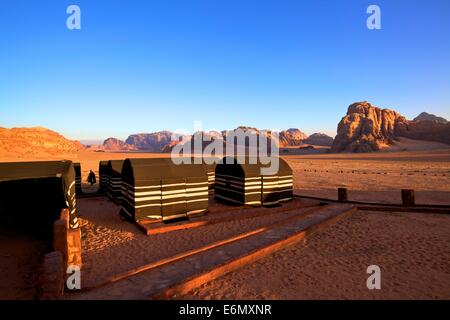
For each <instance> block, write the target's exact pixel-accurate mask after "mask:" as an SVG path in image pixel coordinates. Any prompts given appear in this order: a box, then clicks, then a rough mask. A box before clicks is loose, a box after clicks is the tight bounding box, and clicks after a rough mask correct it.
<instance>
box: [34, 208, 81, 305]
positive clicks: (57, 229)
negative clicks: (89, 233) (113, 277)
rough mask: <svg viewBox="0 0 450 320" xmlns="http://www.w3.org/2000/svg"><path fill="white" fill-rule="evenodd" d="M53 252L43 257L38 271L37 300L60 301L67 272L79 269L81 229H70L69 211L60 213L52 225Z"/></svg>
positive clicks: (64, 210) (65, 210)
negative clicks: (71, 268) (73, 268)
mask: <svg viewBox="0 0 450 320" xmlns="http://www.w3.org/2000/svg"><path fill="white" fill-rule="evenodd" d="M52 243H53V250H54V251H52V252H50V253H48V254H46V255H45V256H44V259H43V262H42V264H41V268H40V270H39V299H40V300H58V299H62V297H63V294H64V288H65V285H66V280H67V277H68V276H69V275H68V274H67V270H68V268H69V267H73V266H76V267H78V268H80V269H81V266H82V260H81V229H80V228H76V229H70V227H69V210H68V209H63V210H62V211H61V215H60V219H59V220H57V221H55V222H54V223H53V242H52Z"/></svg>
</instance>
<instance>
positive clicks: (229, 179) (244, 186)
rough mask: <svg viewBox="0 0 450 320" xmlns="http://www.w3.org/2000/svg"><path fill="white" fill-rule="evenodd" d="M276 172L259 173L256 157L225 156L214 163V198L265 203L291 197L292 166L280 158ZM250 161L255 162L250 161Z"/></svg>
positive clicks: (259, 168)
mask: <svg viewBox="0 0 450 320" xmlns="http://www.w3.org/2000/svg"><path fill="white" fill-rule="evenodd" d="M278 160H279V169H278V171H277V173H276V174H273V175H262V174H261V168H262V167H264V165H262V164H261V163H260V162H259V161H257V160H255V159H253V160H250V159H249V158H246V159H245V160H244V161H242V162H241V163H240V162H238V160H237V159H236V158H229V157H228V158H227V157H226V158H224V159H223V160H222V161H221V163H219V164H217V166H216V176H215V191H214V194H215V198H216V199H219V200H222V201H225V202H228V203H234V204H239V205H251V206H267V205H274V204H278V203H280V202H282V201H288V200H291V199H292V198H293V175H292V169H291V168H290V166H289V165H288V164H287V163H286V161H284V160H283V159H282V158H278ZM251 161H253V162H255V163H252V162H251Z"/></svg>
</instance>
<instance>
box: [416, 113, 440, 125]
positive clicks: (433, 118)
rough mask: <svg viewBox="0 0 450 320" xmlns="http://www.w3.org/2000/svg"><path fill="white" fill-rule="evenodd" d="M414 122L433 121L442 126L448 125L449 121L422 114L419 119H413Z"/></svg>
mask: <svg viewBox="0 0 450 320" xmlns="http://www.w3.org/2000/svg"><path fill="white" fill-rule="evenodd" d="M413 121H433V122H438V123H442V124H446V123H448V121H447V119H444V118H442V117H438V116H435V115H434V114H430V113H426V112H422V113H421V114H419V115H418V116H417V117H415V118H414V119H413Z"/></svg>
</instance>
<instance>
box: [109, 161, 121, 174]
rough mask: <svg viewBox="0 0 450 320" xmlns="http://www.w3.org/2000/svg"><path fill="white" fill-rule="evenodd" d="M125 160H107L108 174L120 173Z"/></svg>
mask: <svg viewBox="0 0 450 320" xmlns="http://www.w3.org/2000/svg"><path fill="white" fill-rule="evenodd" d="M124 161H125V160H109V161H108V168H107V171H108V173H109V174H119V175H120V174H121V172H122V165H123V162H124Z"/></svg>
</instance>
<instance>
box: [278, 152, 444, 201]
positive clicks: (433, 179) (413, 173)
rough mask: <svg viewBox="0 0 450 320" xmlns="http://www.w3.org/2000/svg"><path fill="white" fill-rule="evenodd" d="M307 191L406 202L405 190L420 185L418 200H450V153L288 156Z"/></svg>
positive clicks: (296, 182) (333, 196)
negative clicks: (403, 198) (343, 191)
mask: <svg viewBox="0 0 450 320" xmlns="http://www.w3.org/2000/svg"><path fill="white" fill-rule="evenodd" d="M284 159H286V160H287V161H288V163H289V164H290V165H291V167H292V169H293V170H294V188H295V189H296V190H297V193H299V194H302V195H309V196H316V197H324V198H329V199H336V198H337V191H336V189H337V188H339V187H346V188H348V189H349V198H350V199H351V200H360V201H377V202H385V203H401V193H400V190H401V189H414V190H415V191H416V203H420V204H450V151H449V150H437V151H433V152H431V151H417V152H392V153H387V152H386V153H384V152H383V153H370V154H328V155H315V156H287V157H284Z"/></svg>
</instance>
